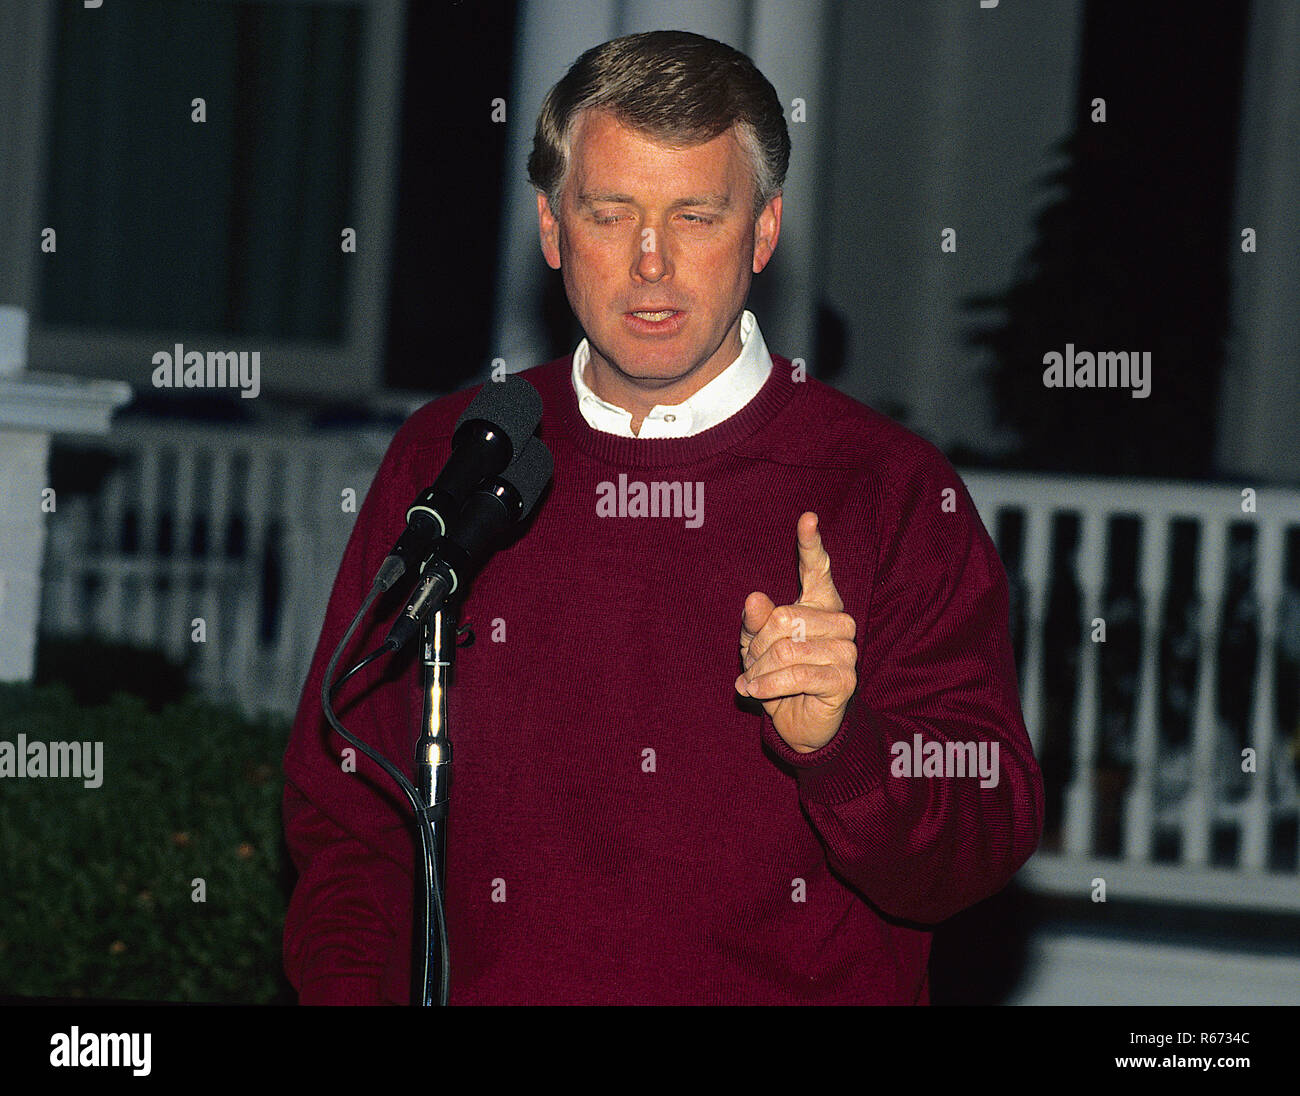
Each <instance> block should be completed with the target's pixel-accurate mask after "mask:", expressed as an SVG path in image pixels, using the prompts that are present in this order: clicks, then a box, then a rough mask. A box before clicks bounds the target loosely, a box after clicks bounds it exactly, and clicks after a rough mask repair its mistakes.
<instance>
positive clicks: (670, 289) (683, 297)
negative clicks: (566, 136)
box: [537, 111, 781, 402]
mask: <svg viewBox="0 0 1300 1096" xmlns="http://www.w3.org/2000/svg"><path fill="white" fill-rule="evenodd" d="M537 209H538V217H539V221H540V226H541V239H542V251H543V253H544V254H545V256H546V261H547V262H548V263H549V264H550V265H551V266H552V267H553V268H555V269H557V270H560V271H561V272H562V273H563V276H564V287H565V290H566V291H567V293H568V296H569V303H570V305H571V306H572V307H573V311H574V312H575V313H576V315H577V317H578V320H579V321H580V322H581V324H582V327H583V330H584V331H585V332H586V335H587V340H588V342H589V343H590V345H591V352H592V360H593V365H595V366H596V367H597V368H600V367H602V366H608V367H610V368H612V369H613V370H614V371H615V373H616V374H618V375H619V377H620V378H621V379H622V381H623V382H624V383H628V384H631V385H633V386H635V387H638V388H642V389H644V388H651V389H663V390H667V389H671V388H673V387H679V388H682V387H689V388H690V389H691V390H692V391H693V390H695V389H696V388H698V387H701V386H702V385H703V384H706V383H707V382H708V381H709V380H712V378H713V377H715V376H717V375H718V373H720V372H722V370H723V369H725V368H726V367H727V366H728V365H729V364H730V363H731V362H732V361H733V360H734V359H735V358H736V356H737V355H738V354H739V353H740V314H741V312H742V311H743V309H744V305H745V299H746V297H747V296H748V293H749V284H750V281H751V280H752V278H753V275H754V274H756V273H758V272H759V271H761V270H762V269H763V267H764V266H766V265H767V262H768V260H769V259H770V258H771V256H772V251H773V249H774V248H775V247H776V240H777V236H778V234H779V232H780V227H781V198H780V196H779V195H778V196H777V197H775V198H773V199H772V200H771V201H770V202H769V203H768V204H767V206H765V207H764V209H763V211H762V212H761V213H760V214H759V216H758V219H757V222H756V221H755V218H754V183H753V176H752V173H751V170H750V165H749V162H748V160H747V158H746V156H745V153H744V152H743V150H742V149H741V146H740V144H739V143H738V142H737V141H736V139H735V137H734V136H733V134H732V132H730V131H729V132H727V133H724V134H722V135H721V136H719V137H716V138H714V139H713V140H711V141H708V142H706V143H704V144H699V145H694V146H692V147H689V148H668V147H665V146H663V145H660V144H656V143H655V142H654V141H651V140H650V139H648V138H647V137H645V136H642V135H641V134H640V133H638V132H636V131H635V130H631V129H628V128H626V127H625V126H623V125H622V124H620V123H619V122H618V121H617V120H616V119H615V118H614V117H613V116H612V115H610V114H609V113H607V112H604V111H586V112H584V113H583V115H582V116H581V117H580V118H579V119H578V121H577V124H576V125H575V127H574V134H573V142H572V148H571V155H570V165H569V177H568V180H567V182H566V184H565V188H564V193H563V195H562V196H561V199H560V209H559V210H558V211H552V210H551V208H550V205H549V203H548V202H547V200H546V198H545V196H544V195H538V200H537ZM679 394H680V393H679ZM689 394H690V393H689V392H687V393H686V395H681V396H680V399H674V400H673V401H672V402H680V401H681V399H685V398H686V396H687V395H689Z"/></svg>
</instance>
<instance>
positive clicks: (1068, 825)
mask: <svg viewBox="0 0 1300 1096" xmlns="http://www.w3.org/2000/svg"><path fill="white" fill-rule="evenodd" d="M1105 520H1106V519H1105V514H1104V513H1102V512H1098V511H1094V510H1084V511H1082V512H1081V514H1080V524H1081V526H1082V528H1081V529H1080V531H1079V550H1078V554H1077V555H1076V557H1075V558H1076V560H1077V561H1078V565H1077V568H1076V571H1075V578H1076V580H1077V581H1078V583H1079V587H1080V595H1081V596H1080V606H1081V611H1082V630H1081V638H1080V641H1079V643H1080V646H1079V676H1078V680H1077V681H1076V682H1075V686H1076V688H1075V699H1074V734H1073V744H1074V749H1073V756H1074V774H1073V776H1072V777H1071V779H1070V786H1069V788H1068V789H1067V791H1066V793H1065V835H1064V846H1065V851H1066V852H1067V853H1069V854H1070V855H1073V856H1086V855H1088V854H1089V853H1091V852H1092V851H1093V844H1094V842H1093V823H1094V816H1095V814H1096V789H1095V787H1094V778H1095V776H1096V766H1097V723H1098V716H1099V712H1098V704H1097V682H1098V674H1097V661H1098V644H1096V643H1094V642H1093V640H1092V621H1093V620H1094V619H1095V618H1097V617H1099V616H1100V615H1101V584H1102V575H1103V570H1104V566H1105V561H1106V529H1105Z"/></svg>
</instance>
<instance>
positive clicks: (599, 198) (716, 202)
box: [578, 190, 731, 210]
mask: <svg viewBox="0 0 1300 1096" xmlns="http://www.w3.org/2000/svg"><path fill="white" fill-rule="evenodd" d="M578 202H579V204H580V205H586V206H590V205H595V204H597V203H598V202H611V203H621V204H624V205H636V204H637V203H636V199H635V198H633V197H632V196H631V195H630V194H615V193H613V192H610V191H587V190H584V191H583V192H582V193H581V194H579V195H578ZM686 206H711V207H713V208H714V209H720V210H721V209H730V208H731V197H730V196H729V195H727V194H692V195H689V196H688V197H685V198H678V199H677V200H676V201H675V202H673V203H672V205H671V206H670V207H669V208H670V209H681V208H684V207H686Z"/></svg>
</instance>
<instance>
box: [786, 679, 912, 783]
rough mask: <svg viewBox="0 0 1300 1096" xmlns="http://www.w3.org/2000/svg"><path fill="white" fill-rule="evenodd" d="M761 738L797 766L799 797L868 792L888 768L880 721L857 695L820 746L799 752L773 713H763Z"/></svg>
mask: <svg viewBox="0 0 1300 1096" xmlns="http://www.w3.org/2000/svg"><path fill="white" fill-rule="evenodd" d="M763 740H764V741H765V742H766V743H767V745H768V746H769V747H770V748H771V750H772V752H773V753H774V754H776V755H777V757H779V758H780V759H781V760H782V761H784V762H785V763H786V764H788V765H789V766H790V767H791V768H793V769H794V770H795V773H796V778H797V779H798V781H799V795H800V798H802V799H805V800H811V801H813V802H817V803H826V804H834V803H843V802H844V801H846V800H849V799H853V798H855V797H856V796H860V795H865V794H866V793H867V792H870V791H871V790H872V789H874V788H876V787H878V786H879V785H880V784H882V783H883V782H884V779H885V777H886V776H887V775H888V773H889V750H888V748H887V744H886V742H885V736H884V734H883V733H882V731H881V728H880V727H879V725H878V724H877V721H876V720H875V718H874V717H873V716H872V714H871V712H869V711H868V710H867V709H866V708H865V707H864V706H863V705H862V704H861V703H860V702H859V701H858V698H857V697H856V696H855V697H854V698H853V700H851V701H850V702H849V706H848V710H847V711H845V713H844V722H843V723H841V724H840V729H839V730H838V731H836V732H835V737H834V738H832V739H831V740H830V741H829V742H827V743H826V745H825V746H823V747H822V748H821V749H819V750H813V751H812V752H811V753H800V752H799V751H798V750H795V749H793V748H792V747H791V746H790V745H789V743H787V742H786V741H785V739H783V738H782V737H781V736H780V735H779V734H777V731H776V727H775V726H773V724H772V717H771V716H769V715H768V714H767V713H766V712H764V713H763Z"/></svg>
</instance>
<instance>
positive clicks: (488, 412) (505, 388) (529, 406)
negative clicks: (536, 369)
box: [452, 373, 542, 461]
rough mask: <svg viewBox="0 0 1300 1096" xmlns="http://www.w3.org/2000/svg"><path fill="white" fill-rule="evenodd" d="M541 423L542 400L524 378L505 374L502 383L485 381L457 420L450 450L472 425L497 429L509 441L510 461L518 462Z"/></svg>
mask: <svg viewBox="0 0 1300 1096" xmlns="http://www.w3.org/2000/svg"><path fill="white" fill-rule="evenodd" d="M541 421H542V397H541V395H539V394H538V391H537V389H536V388H534V387H533V386H532V385H531V384H529V383H528V381H526V380H524V379H523V377H520V376H517V375H515V374H513V373H507V374H506V377H505V380H503V381H488V382H487V383H486V384H484V385H483V387H482V388H481V389H480V390H479V393H478V395H477V396H475V397H474V398H473V399H472V400H471V401H470V404H469V406H468V407H467V408H465V411H464V413H463V414H462V415H461V417H460V418H459V419H457V420H456V432H455V434H454V435H452V446H453V448H454V447H455V446H456V444H457V443H458V442H459V441H460V439H461V436H462V435H461V431H462V430H464V429H465V428H466V427H467V426H469V425H470V424H472V423H474V422H485V423H488V424H490V425H492V426H494V427H498V428H499V429H500V430H501V432H502V433H504V434H505V435H506V437H507V438H509V439H510V446H511V450H512V452H513V459H514V460H516V461H517V460H518V459H519V457H520V455H521V454H522V453H523V450H524V448H525V446H526V445H527V443H528V439H529V438H531V437H532V435H533V431H534V430H536V429H537V424H538V423H539V422H541Z"/></svg>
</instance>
